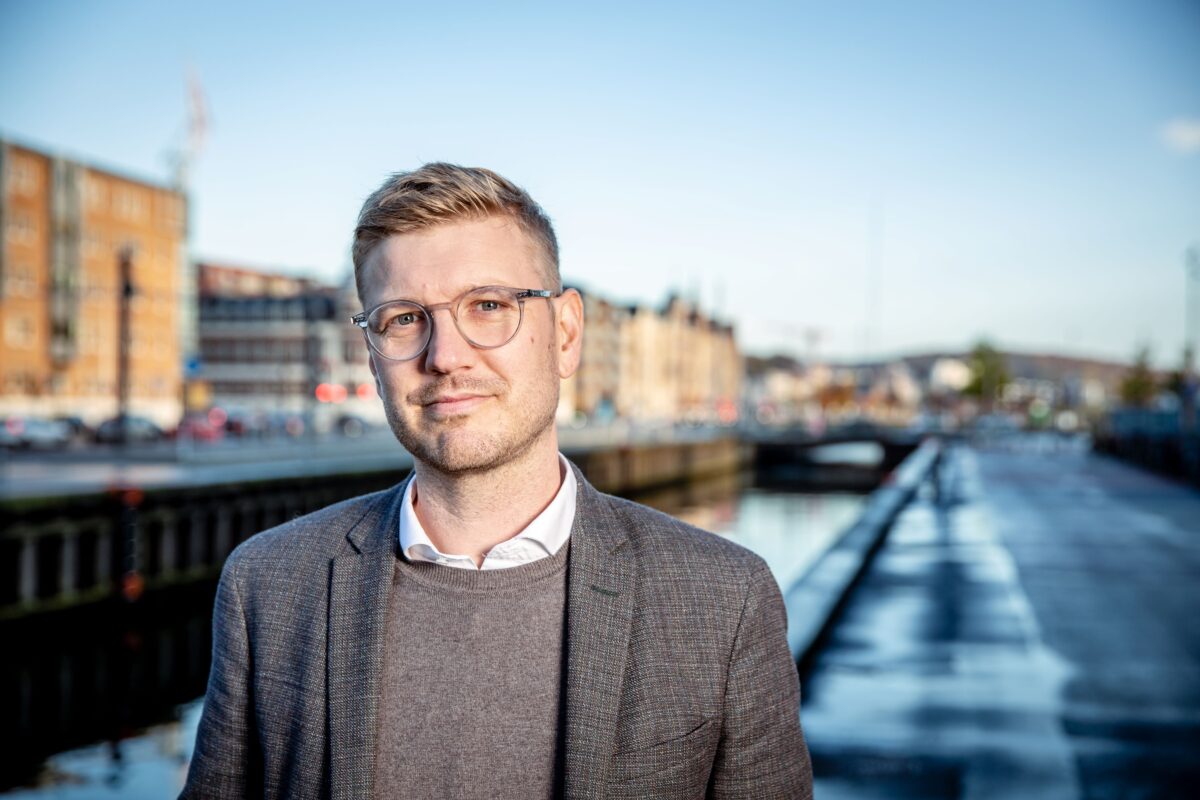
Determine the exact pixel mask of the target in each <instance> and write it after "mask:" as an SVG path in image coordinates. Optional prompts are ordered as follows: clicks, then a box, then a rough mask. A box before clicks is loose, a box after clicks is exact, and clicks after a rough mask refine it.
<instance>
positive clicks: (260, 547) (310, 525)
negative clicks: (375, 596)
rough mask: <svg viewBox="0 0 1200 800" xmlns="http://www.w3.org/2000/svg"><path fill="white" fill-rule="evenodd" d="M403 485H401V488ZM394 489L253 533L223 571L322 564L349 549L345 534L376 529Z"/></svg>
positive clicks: (323, 509) (391, 499)
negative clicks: (306, 562)
mask: <svg viewBox="0 0 1200 800" xmlns="http://www.w3.org/2000/svg"><path fill="white" fill-rule="evenodd" d="M401 485H403V484H401ZM398 491H399V487H398V486H393V487H392V488H390V489H384V490H382V491H378V492H372V493H370V494H364V495H360V496H358V497H352V498H350V499H348V500H342V501H341V502H338V503H334V504H332V505H329V506H326V507H324V508H321V509H318V510H317V511H313V512H311V513H309V514H305V515H304V516H301V517H296V518H295V519H292V520H289V521H288V522H284V523H282V524H281V525H276V526H275V527H274V528H268V529H267V530H265V531H262V532H260V533H256V534H254V535H253V536H251V537H250V538H249V539H247V540H246V541H244V542H242V543H241V544H240V545H238V546H237V547H236V548H234V550H233V552H232V553H230V555H229V559H228V561H227V564H226V569H235V570H239V571H240V570H243V569H245V570H250V571H253V570H254V569H255V567H256V566H258V565H261V564H263V563H264V562H265V563H268V564H279V563H293V564H294V563H296V561H297V560H300V561H304V560H310V559H320V560H322V561H324V560H327V559H329V558H333V557H334V556H336V555H338V554H339V553H341V552H342V551H343V550H344V549H345V548H347V547H349V546H350V545H349V542H348V541H347V539H346V534H347V533H349V532H350V530H351V529H353V528H354V527H355V526H357V525H359V524H363V523H366V524H369V525H378V523H379V522H380V521H381V520H382V519H383V518H385V517H386V516H387V509H388V507H389V505H390V504H391V503H392V502H393V501H394V500H395V498H396V492H398Z"/></svg>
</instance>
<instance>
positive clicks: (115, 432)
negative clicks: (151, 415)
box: [96, 414, 164, 444]
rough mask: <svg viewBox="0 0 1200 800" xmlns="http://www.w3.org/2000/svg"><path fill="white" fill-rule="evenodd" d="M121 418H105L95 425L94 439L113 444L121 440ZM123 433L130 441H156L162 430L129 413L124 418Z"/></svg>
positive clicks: (150, 422)
mask: <svg viewBox="0 0 1200 800" xmlns="http://www.w3.org/2000/svg"><path fill="white" fill-rule="evenodd" d="M120 425H121V418H120V417H113V418H112V419H106V420H104V422H101V423H100V424H99V425H98V426H97V427H96V441H97V442H100V443H102V444H113V443H115V442H119V441H120V440H121V428H120ZM125 429H126V430H125V435H126V437H127V439H128V441H131V442H157V441H158V440H159V439H161V438H163V435H164V434H163V430H162V428H160V427H158V425H156V424H154V422H153V421H151V420H148V419H146V418H145V417H138V416H134V415H132V414H131V415H129V416H127V417H126V418H125Z"/></svg>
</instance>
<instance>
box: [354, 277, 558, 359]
mask: <svg viewBox="0 0 1200 800" xmlns="http://www.w3.org/2000/svg"><path fill="white" fill-rule="evenodd" d="M481 289H503V290H504V291H506V292H512V293H513V295H514V298H513V299H515V300H516V301H517V306H518V308H519V309H520V316H519V317H517V327H516V328H514V329H513V332H512V335H511V336H509V337H508V338H507V339H505V340H504V341H503V342H501V343H500V344H478V343H477V342H476V341H475V340H474V339H472V338H471V337H470V336H467V334H465V333H464V332H463V329H462V327H461V326H460V325H459V324H458V313H457V309H458V304H459V303H461V302H462V301H463V298H465V297H466V296H467V295H469V294H471V292H478V291H480V290H481ZM539 297H540V298H545V299H546V300H553V299H554V298H556V297H562V292H552V291H550V290H549V289H518V288H516V287H515V286H473V287H471V288H470V289H467V290H466V291H465V292H463V293H462V294H460V295H458V296H457V297H455V298H454V299H453V300H449V301H447V302H445V303H434V304H433V305H428V306H427V305H425V304H423V303H418V302H417V301H416V300H409V299H407V298H403V297H398V298H396V299H395V300H385V301H384V302H382V303H380V304H379V305H377V306H375V307H373V308H372V309H370V310H369V311H362V312H360V313H358V314H355V315H354V316H353V317H351V318H350V322H352V323H353V324H354V325H356V326H358V327H359V328H362V332H363V337H364V338H366V340H367V346H368V347H370V348H371V349H372V350H374V351H375V352H376V353H378V354H379V356H380V358H386V359H387V360H388V361H412V360H413V359H414V358H420V357H421V356H422V355H424V353H425V351H426V350H428V349H429V343H430V342H432V341H433V328H434V325H435V324H436V323H434V321H433V312H434V311H438V310H439V309H443V308H444V309H446V310H447V311H449V312H450V319H452V320H454V329H455V330H456V331H458V335H459V336H461V337H462V338H463V340H464V341H466V343H467V344H469V345H471V347H474V348H475V349H476V350H495V349H496V348H498V347H504V345H506V344H508V343H509V342H511V341H512V340H513V339H515V338H517V333H519V332H520V330H521V324H522V323H524V322H525V301H526V300H529V299H531V298H539ZM393 303H407V304H408V305H410V306H414V307H416V308H419V309H421V311H422V312H424V314H425V316H426V317H427V318H428V319H429V330H428V331H426V333H425V342H424V343H423V344H422V345H421V347H420V349H418V350H417V352H415V353H413V354H412V355H411V356H408V357H407V358H396V357H394V356H389V355H388V354H387V353H385V352H383V351H382V350H380V349H379V347H378V346H377V345H376V344H375V342H374V341H372V339H371V332H370V330H368V328H367V320H369V319H370V318H371V315H372V314H374V313H375V312H376V311H378V310H379V309H381V308H383V307H384V306H390V305H392V304H393Z"/></svg>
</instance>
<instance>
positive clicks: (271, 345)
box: [196, 264, 383, 429]
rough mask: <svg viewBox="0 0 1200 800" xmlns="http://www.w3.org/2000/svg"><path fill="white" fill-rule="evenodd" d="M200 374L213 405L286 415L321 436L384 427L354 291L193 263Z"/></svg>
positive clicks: (271, 274)
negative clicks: (343, 421) (356, 320)
mask: <svg viewBox="0 0 1200 800" xmlns="http://www.w3.org/2000/svg"><path fill="white" fill-rule="evenodd" d="M196 276H197V282H198V289H199V291H198V294H199V312H200V313H199V337H200V363H201V366H200V369H199V371H198V373H197V380H198V381H199V382H200V383H202V384H203V385H204V386H205V392H204V394H205V395H207V398H208V403H207V404H209V405H213V406H219V407H221V408H224V409H225V410H226V411H229V412H241V413H248V414H264V413H279V412H284V413H289V414H299V415H304V416H305V417H308V418H310V422H311V423H312V424H314V425H316V427H317V428H318V429H325V428H328V427H330V426H331V425H332V424H333V422H334V421H336V419H337V418H338V417H344V416H355V417H361V418H363V419H365V420H367V421H369V422H381V421H383V411H382V407H381V405H380V403H379V401H378V400H377V399H376V393H375V380H374V378H373V376H372V375H371V371H370V368H369V366H368V361H367V350H366V343H365V342H364V341H363V336H362V333H361V332H360V330H359V329H358V328H356V327H355V326H354V325H352V324H351V323H350V317H351V316H352V315H353V314H355V313H356V312H357V311H358V310H359V309H358V305H357V303H358V300H357V297H356V296H355V293H354V287H353V284H347V285H346V286H343V287H340V288H339V287H333V286H326V285H322V284H319V283H316V282H314V281H309V280H305V279H300V278H294V277H290V276H287V275H283V274H279V273H272V272H264V271H259V270H252V269H246V268H244V267H232V266H226V265H216V264H198V265H197V268H196Z"/></svg>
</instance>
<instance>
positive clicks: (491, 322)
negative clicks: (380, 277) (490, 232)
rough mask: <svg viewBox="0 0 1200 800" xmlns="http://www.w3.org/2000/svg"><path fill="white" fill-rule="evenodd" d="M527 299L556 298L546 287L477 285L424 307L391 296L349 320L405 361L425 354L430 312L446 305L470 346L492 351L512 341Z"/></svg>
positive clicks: (385, 352)
mask: <svg viewBox="0 0 1200 800" xmlns="http://www.w3.org/2000/svg"><path fill="white" fill-rule="evenodd" d="M531 297H544V298H546V299H547V300H549V299H551V298H553V297H558V294H556V293H555V292H551V291H549V290H548V289H513V288H510V287H508V286H480V287H479V288H477V289H469V290H467V291H465V292H463V293H462V294H460V295H459V296H458V297H456V298H454V299H453V300H451V301H450V302H449V303H438V304H436V305H432V306H423V305H421V304H420V303H417V302H414V301H412V300H389V301H388V302H386V303H382V304H380V305H377V306H375V307H374V308H373V309H371V310H370V311H364V312H363V313H361V314H355V315H354V316H353V317H351V318H350V321H351V322H353V323H354V324H355V325H357V326H358V327H360V328H362V329H363V333H365V334H366V336H367V343H368V344H370V345H371V349H373V350H374V351H375V352H376V353H379V355H381V356H383V357H384V358H386V359H389V360H391V361H409V360H411V359H414V358H416V357H417V356H419V355H421V354H422V353H424V352H425V348H427V347H428V346H429V342H430V340H431V339H432V338H433V312H434V311H437V310H438V309H440V308H445V309H449V311H450V317H451V318H452V319H453V320H454V326H455V327H456V328H458V332H459V333H461V334H462V336H463V338H464V339H466V340H467V341H468V342H470V343H471V346H472V347H477V348H479V349H481V350H492V349H494V348H497V347H503V346H504V345H506V344H508V343H509V342H511V341H512V340H513V337H514V336H516V335H517V331H518V330H519V329H520V328H521V320H523V319H524V318H525V301H526V300H528V299H529V298H531Z"/></svg>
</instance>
